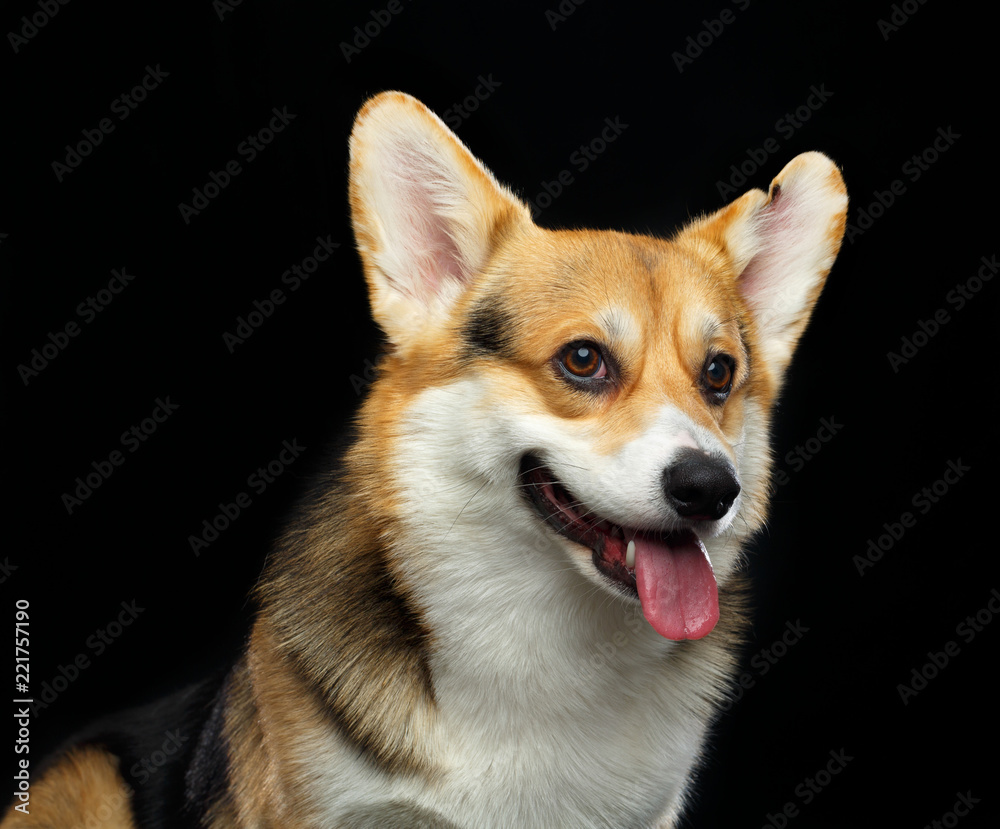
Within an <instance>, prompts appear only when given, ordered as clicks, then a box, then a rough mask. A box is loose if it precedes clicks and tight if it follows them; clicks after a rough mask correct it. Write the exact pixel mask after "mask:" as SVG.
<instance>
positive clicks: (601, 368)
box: [559, 342, 608, 380]
mask: <svg viewBox="0 0 1000 829" xmlns="http://www.w3.org/2000/svg"><path fill="white" fill-rule="evenodd" d="M559 365H561V366H562V367H563V369H565V370H566V372H567V373H568V374H570V375H571V376H573V377H582V378H585V379H587V380H596V379H598V378H600V377H605V376H607V373H608V367H607V365H606V364H605V362H604V357H603V356H601V352H600V349H598V347H597V346H596V345H594V344H593V343H590V342H575V343H570V344H569V345H567V346H566V347H565V348H564V349H563V350H562V353H561V354H560V356H559Z"/></svg>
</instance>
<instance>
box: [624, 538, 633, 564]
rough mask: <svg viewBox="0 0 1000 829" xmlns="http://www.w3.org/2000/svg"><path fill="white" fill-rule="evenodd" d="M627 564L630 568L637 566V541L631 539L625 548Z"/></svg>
mask: <svg viewBox="0 0 1000 829" xmlns="http://www.w3.org/2000/svg"><path fill="white" fill-rule="evenodd" d="M625 566H626V567H628V568H629V569H630V570H631V569H632V568H633V567H635V542H634V541H630V542H629V543H628V547H626V548H625Z"/></svg>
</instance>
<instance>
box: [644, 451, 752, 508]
mask: <svg viewBox="0 0 1000 829" xmlns="http://www.w3.org/2000/svg"><path fill="white" fill-rule="evenodd" d="M663 490H664V492H666V494H667V501H668V502H669V503H670V505H671V506H672V507H673V508H674V509H675V510H677V512H678V513H679V514H680V515H683V516H684V517H685V518H695V519H703V520H704V519H709V520H712V521H715V520H717V519H719V518H722V516H723V515H725V514H726V513H727V512H729V508H730V507H731V506H732V505H733V501H735V500H736V496H737V495H739V494H740V484H739V481H737V480H736V475H735V473H734V472H733V469H732V467H731V466H730V465H729V464H728V463H726V462H725V461H722V460H718V459H716V458H713V457H712V456H711V455H708V454H706V453H705V452H702V451H700V450H698V449H684V450H683V451H681V452H680V453H678V456H677V460H675V461H674V463H673V464H671V465H670V466H669V467H667V469H666V470H665V471H664V473H663Z"/></svg>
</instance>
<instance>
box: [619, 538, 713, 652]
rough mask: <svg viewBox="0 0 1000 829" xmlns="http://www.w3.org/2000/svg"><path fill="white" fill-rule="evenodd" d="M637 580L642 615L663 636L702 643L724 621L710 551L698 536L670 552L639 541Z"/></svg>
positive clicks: (655, 541) (654, 543) (662, 545)
mask: <svg viewBox="0 0 1000 829" xmlns="http://www.w3.org/2000/svg"><path fill="white" fill-rule="evenodd" d="M635 580H636V587H637V588H638V590H639V601H641V602H642V612H643V614H644V615H645V617H646V621H648V622H649V623H650V624H651V625H652V626H653V628H654V629H655V630H656V632H657V633H659V634H660V636H664V637H666V638H667V639H701V637H702V636H705V635H707V634H708V633H709V632H710V631H711V630H712V628H714V627H715V623H716V622H718V621H719V592H718V585H717V584H716V583H715V574H714V573H713V572H712V565H711V563H710V562H709V560H708V555H707V553H706V552H705V548H704V546H703V545H702V543H701V541H699V540H698V539H697V538H696V537H695V536H694V535H693V534H691V533H687V534H685V535H683V536H680V537H677V540H676V541H673V543H671V544H670V545H669V546H668V545H667V544H666V543H664V542H663V541H660V540H658V539H653V538H649V537H641V536H636V538H635Z"/></svg>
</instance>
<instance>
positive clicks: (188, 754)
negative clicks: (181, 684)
mask: <svg viewBox="0 0 1000 829" xmlns="http://www.w3.org/2000/svg"><path fill="white" fill-rule="evenodd" d="M226 690H227V682H226V676H225V674H219V675H214V676H212V677H211V678H209V679H206V680H204V681H202V682H199V683H197V684H194V685H191V686H188V687H185V688H183V689H181V690H179V691H176V692H175V693H172V694H169V695H167V696H165V697H163V698H161V699H158V700H156V701H154V702H152V703H149V704H147V705H142V706H140V707H137V708H133V709H130V710H127V711H124V712H121V713H118V714H114V715H111V716H109V717H106V718H104V719H101V720H98V721H96V722H95V723H93V724H92V725H90V726H89V727H87V728H86V729H85V730H84V731H82V732H80V733H78V734H77V735H75V736H74V737H73V738H72V739H71V740H69V741H68V742H67V744H66V745H65V746H64V747H63V748H62V749H61V750H59V751H57V752H56V753H55V754H54V755H53V756H52V757H51V758H49V759H48V760H46V761H45V762H44V763H43V765H42V767H41V770H40V776H39V777H38V779H37V782H35V783H33V785H32V788H31V809H30V815H24V814H22V813H20V812H18V811H16V810H14V809H13V808H11V810H10V811H9V813H8V815H7V817H6V818H5V820H4V822H3V823H0V829H48V827H53V828H54V827H66V826H107V827H112V829H119V827H121V829H126V827H127V829H166V827H167V826H170V827H185V826H191V827H196V826H201V825H202V823H201V818H202V816H203V814H204V812H205V810H206V809H207V808H209V807H210V805H211V804H213V803H215V802H216V801H217V800H218V799H219V798H220V797H221V796H223V794H224V792H225V789H226V784H227V780H228V757H227V752H226V749H225V743H224V740H223V738H222V725H223V713H224V707H225V700H226ZM91 818H92V819H91Z"/></svg>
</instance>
